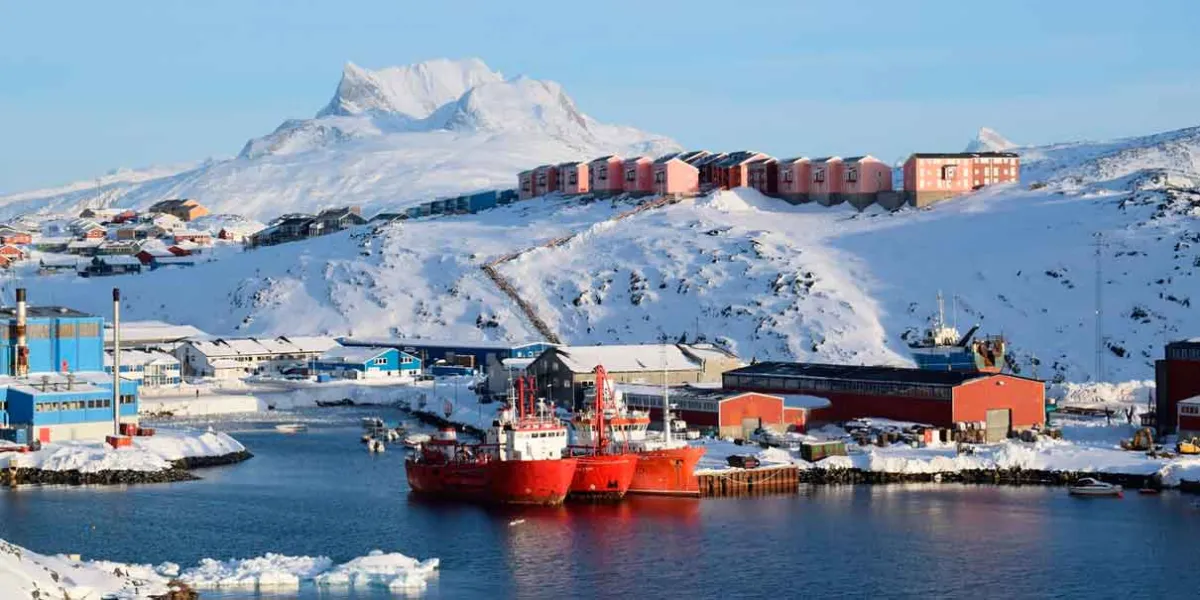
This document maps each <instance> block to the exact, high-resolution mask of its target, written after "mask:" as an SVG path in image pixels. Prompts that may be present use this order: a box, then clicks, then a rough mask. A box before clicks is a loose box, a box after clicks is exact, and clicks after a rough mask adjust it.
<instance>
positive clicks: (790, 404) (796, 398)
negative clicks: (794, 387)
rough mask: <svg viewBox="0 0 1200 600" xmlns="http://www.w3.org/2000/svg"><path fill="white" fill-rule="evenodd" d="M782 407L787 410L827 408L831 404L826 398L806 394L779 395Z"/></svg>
mask: <svg viewBox="0 0 1200 600" xmlns="http://www.w3.org/2000/svg"><path fill="white" fill-rule="evenodd" d="M779 396H780V397H782V398H783V405H784V406H785V407H787V408H809V409H812V408H828V407H829V405H830V404H832V402H830V401H829V399H828V398H821V397H819V396H809V395H806V394H779Z"/></svg>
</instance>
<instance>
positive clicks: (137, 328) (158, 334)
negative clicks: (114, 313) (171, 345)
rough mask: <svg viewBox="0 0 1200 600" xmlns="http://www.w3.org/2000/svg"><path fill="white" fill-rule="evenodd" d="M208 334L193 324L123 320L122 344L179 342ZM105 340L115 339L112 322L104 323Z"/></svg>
mask: <svg viewBox="0 0 1200 600" xmlns="http://www.w3.org/2000/svg"><path fill="white" fill-rule="evenodd" d="M206 335H207V334H206V333H204V332H203V331H200V330H199V329H197V328H195V327H192V326H191V325H175V324H173V323H167V322H165V321H122V322H121V343H122V344H138V343H143V344H145V343H166V342H179V341H183V340H186V339H189V338H199V337H204V336H206ZM104 341H105V343H108V344H111V343H112V341H113V330H112V324H111V323H105V325H104Z"/></svg>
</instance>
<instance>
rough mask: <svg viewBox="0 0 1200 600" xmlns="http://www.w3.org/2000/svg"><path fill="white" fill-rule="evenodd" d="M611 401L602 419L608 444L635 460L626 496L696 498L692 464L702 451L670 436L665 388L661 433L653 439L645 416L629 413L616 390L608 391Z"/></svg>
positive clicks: (696, 488) (672, 420) (701, 447)
mask: <svg viewBox="0 0 1200 600" xmlns="http://www.w3.org/2000/svg"><path fill="white" fill-rule="evenodd" d="M664 381H665V378H664ZM611 399H612V400H611V405H612V411H611V415H610V416H608V417H606V418H605V431H606V432H607V434H608V439H609V443H610V444H611V445H613V446H616V447H618V448H622V449H625V450H627V451H628V452H632V453H634V454H636V455H637V457H638V461H637V466H636V467H635V468H634V472H633V480H632V481H630V483H629V491H628V492H627V493H629V494H655V495H663V496H685V497H699V496H700V483H699V481H698V480H697V479H696V464H697V463H699V462H700V458H701V457H702V456H704V452H705V449H704V447H703V446H691V445H688V443H687V440H685V439H682V438H677V437H676V436H674V435H673V434H672V429H673V425H674V424H675V420H674V418H672V416H671V410H670V402H669V398H668V391H667V388H666V386H663V432H662V436H661V437H657V438H651V437H650V436H649V435H647V429H649V426H650V414H649V413H647V412H646V411H641V410H631V409H630V408H629V407H628V406H627V405H626V404H625V401H624V400H623V398H622V397H621V392H620V391H619V390H614V391H613V392H612V394H611Z"/></svg>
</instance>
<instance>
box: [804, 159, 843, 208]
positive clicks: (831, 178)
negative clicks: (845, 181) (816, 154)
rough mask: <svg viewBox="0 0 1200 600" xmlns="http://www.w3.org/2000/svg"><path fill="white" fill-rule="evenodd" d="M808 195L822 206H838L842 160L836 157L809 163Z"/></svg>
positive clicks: (840, 196) (840, 193)
mask: <svg viewBox="0 0 1200 600" xmlns="http://www.w3.org/2000/svg"><path fill="white" fill-rule="evenodd" d="M810 168H811V171H810V173H811V177H810V178H809V188H808V195H809V198H810V199H811V200H813V201H814V202H817V203H819V204H821V205H822V206H833V205H834V204H840V203H841V202H842V200H843V198H842V159H841V158H840V157H837V156H826V157H824V158H814V159H812V161H811V166H810Z"/></svg>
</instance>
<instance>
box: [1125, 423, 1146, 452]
mask: <svg viewBox="0 0 1200 600" xmlns="http://www.w3.org/2000/svg"><path fill="white" fill-rule="evenodd" d="M1121 447H1122V448H1124V449H1125V450H1135V451H1137V450H1142V451H1145V450H1153V449H1154V430H1153V429H1150V428H1149V427H1143V428H1141V429H1139V430H1137V431H1136V432H1134V434H1133V439H1129V440H1121Z"/></svg>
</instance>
